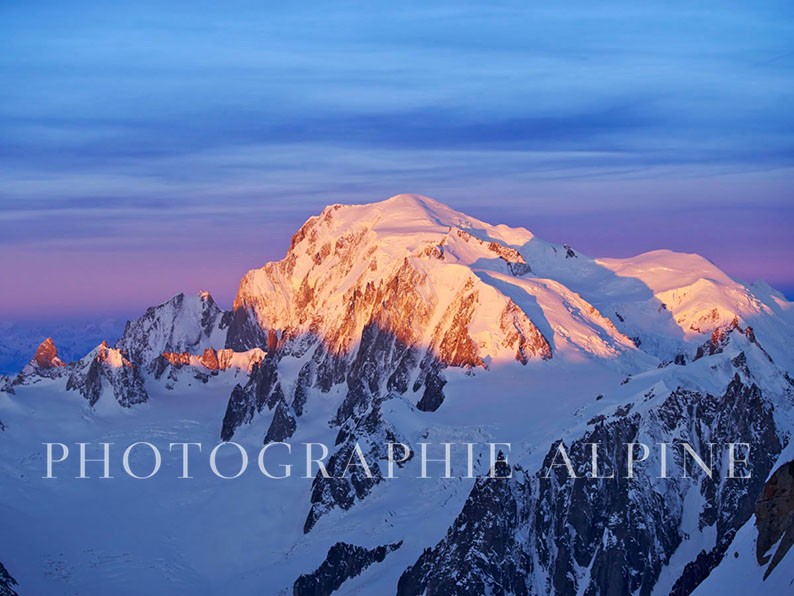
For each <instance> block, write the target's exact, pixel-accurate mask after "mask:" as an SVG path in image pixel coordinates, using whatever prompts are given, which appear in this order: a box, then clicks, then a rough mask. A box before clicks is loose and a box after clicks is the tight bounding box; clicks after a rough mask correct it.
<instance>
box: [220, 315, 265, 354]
mask: <svg viewBox="0 0 794 596" xmlns="http://www.w3.org/2000/svg"><path fill="white" fill-rule="evenodd" d="M223 323H224V325H226V326H227V327H228V331H227V332H226V347H227V348H231V349H232V350H235V351H237V352H244V351H246V350H250V349H251V348H262V349H263V350H266V351H267V350H268V338H269V336H270V334H269V333H268V330H266V329H262V327H261V326H260V325H259V321H257V318H256V315H255V314H254V313H253V312H251V311H250V310H248V309H247V308H244V307H241V308H236V309H234V310H233V311H231V312H228V313H226V314H225V315H224V317H223Z"/></svg>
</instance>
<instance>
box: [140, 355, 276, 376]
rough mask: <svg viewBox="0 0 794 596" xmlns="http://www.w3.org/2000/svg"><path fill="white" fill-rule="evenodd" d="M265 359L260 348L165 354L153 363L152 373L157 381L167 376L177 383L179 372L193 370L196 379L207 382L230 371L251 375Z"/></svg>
mask: <svg viewBox="0 0 794 596" xmlns="http://www.w3.org/2000/svg"><path fill="white" fill-rule="evenodd" d="M264 357H265V352H263V351H262V350H260V349H259V348H254V349H252V350H247V351H245V352H235V351H234V350H231V349H228V348H225V349H222V350H216V349H214V348H207V349H206V350H204V352H202V353H201V354H190V353H189V352H180V353H177V352H163V353H162V354H161V355H160V356H158V357H157V358H155V359H154V361H153V362H152V365H151V372H152V373H153V374H154V378H155V379H159V378H161V377H163V376H167V377H168V378H169V380H171V381H176V380H177V371H179V370H182V369H191V371H192V372H193V374H194V376H196V378H201V379H202V380H204V381H205V382H206V380H207V379H208V378H209V376H210V375H216V374H218V373H219V372H221V371H225V370H229V369H237V370H241V371H244V372H246V373H250V372H251V371H252V370H253V368H254V366H255V365H256V364H259V363H260V362H261V361H262V360H263V359H264Z"/></svg>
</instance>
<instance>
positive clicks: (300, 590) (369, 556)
mask: <svg viewBox="0 0 794 596" xmlns="http://www.w3.org/2000/svg"><path fill="white" fill-rule="evenodd" d="M401 545H402V542H397V543H395V544H386V545H383V546H378V547H375V548H372V549H367V548H364V547H361V546H355V545H353V544H347V543H345V542H337V543H336V544H334V545H333V546H332V547H331V548H330V549H329V550H328V555H327V556H326V557H325V560H324V561H323V562H322V564H321V565H320V566H319V567H318V568H317V569H316V570H315V571H313V572H312V573H308V574H305V575H301V576H300V577H299V578H298V579H297V580H296V581H295V584H294V585H293V588H292V593H293V594H294V595H295V596H329V595H330V594H331V593H333V592H334V591H335V590H338V589H339V588H340V587H341V586H342V584H343V583H344V582H345V581H347V580H348V579H350V578H351V577H356V576H357V575H360V574H361V572H362V571H364V570H365V569H366V568H367V567H369V566H370V565H372V564H374V563H381V562H383V560H384V559H385V558H386V555H388V554H389V553H390V552H392V551H395V550H397V549H398V548H400V546H401Z"/></svg>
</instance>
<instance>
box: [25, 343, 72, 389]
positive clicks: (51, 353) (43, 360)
mask: <svg viewBox="0 0 794 596" xmlns="http://www.w3.org/2000/svg"><path fill="white" fill-rule="evenodd" d="M66 370H67V366H66V364H65V363H64V362H63V361H62V360H61V359H60V358H59V357H58V349H57V348H56V347H55V343H54V342H53V341H52V338H51V337H48V338H47V339H45V340H44V341H43V342H41V344H40V345H39V347H38V348H37V349H36V353H35V354H34V356H33V358H31V360H30V362H28V363H27V364H26V365H25V366H24V367H23V368H22V370H21V371H20V372H19V374H18V375H17V376H16V378H15V379H14V381H13V384H14V385H22V384H26V383H28V382H31V381H35V380H36V379H39V378H45V379H55V378H58V377H60V376H61V375H63V374H65V372H66Z"/></svg>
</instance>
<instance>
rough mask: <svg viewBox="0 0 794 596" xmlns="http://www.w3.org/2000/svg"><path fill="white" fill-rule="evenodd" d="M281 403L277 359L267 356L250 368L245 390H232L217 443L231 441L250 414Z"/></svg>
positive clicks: (249, 419)
mask: <svg viewBox="0 0 794 596" xmlns="http://www.w3.org/2000/svg"><path fill="white" fill-rule="evenodd" d="M282 401H284V392H283V391H282V389H281V383H280V381H279V376H278V357H277V355H276V354H274V353H268V354H267V355H266V356H265V357H264V359H263V360H262V361H261V362H260V363H258V364H256V365H255V366H254V368H253V370H252V371H251V376H250V377H249V379H248V382H247V383H246V385H245V387H243V386H241V385H236V386H235V387H234V389H233V390H232V394H231V397H229V403H228V404H227V406H226V413H225V414H224V417H223V424H222V426H221V440H223V441H229V440H231V438H232V437H233V436H234V432H235V431H236V430H237V429H238V428H239V427H240V425H242V424H247V423H249V422H251V420H253V417H254V414H256V413H257V412H261V411H262V410H263V408H264V407H265V406H267V408H268V410H272V409H273V408H274V407H275V406H276V404H278V403H279V402H282Z"/></svg>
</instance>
